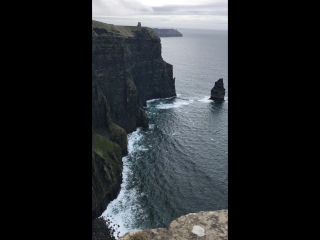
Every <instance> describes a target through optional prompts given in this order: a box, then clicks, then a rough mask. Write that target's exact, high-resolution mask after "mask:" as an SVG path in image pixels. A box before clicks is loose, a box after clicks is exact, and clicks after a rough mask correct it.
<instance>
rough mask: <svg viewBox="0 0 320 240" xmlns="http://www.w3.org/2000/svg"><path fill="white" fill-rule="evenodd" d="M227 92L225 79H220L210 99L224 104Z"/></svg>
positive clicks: (212, 90)
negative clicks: (224, 84)
mask: <svg viewBox="0 0 320 240" xmlns="http://www.w3.org/2000/svg"><path fill="white" fill-rule="evenodd" d="M225 92H226V90H225V89H224V86H223V78H220V79H219V80H218V81H216V82H215V84H214V87H213V88H212V89H211V97H210V98H209V99H211V100H214V101H215V102H223V101H224V94H225Z"/></svg>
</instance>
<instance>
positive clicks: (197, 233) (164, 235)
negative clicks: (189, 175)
mask: <svg viewBox="0 0 320 240" xmlns="http://www.w3.org/2000/svg"><path fill="white" fill-rule="evenodd" d="M134 239H154V240H156V239H158V240H161V239H166V240H175V239H179V240H189V239H204V240H214V239H219V240H226V239H228V210H219V211H210V212H199V213H190V214H187V215H184V216H181V217H179V218H177V219H176V220H174V221H172V222H171V223H170V225H169V227H168V228H155V229H146V230H142V231H138V232H130V233H126V234H125V235H124V236H122V237H120V238H119V240H134Z"/></svg>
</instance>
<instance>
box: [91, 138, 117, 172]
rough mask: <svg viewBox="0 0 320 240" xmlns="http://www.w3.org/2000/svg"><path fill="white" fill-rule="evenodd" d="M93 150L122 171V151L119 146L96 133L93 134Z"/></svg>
mask: <svg viewBox="0 0 320 240" xmlns="http://www.w3.org/2000/svg"><path fill="white" fill-rule="evenodd" d="M92 150H93V151H94V152H96V153H97V154H98V155H99V156H100V157H102V158H103V159H104V160H105V161H106V162H107V163H108V164H110V165H114V166H117V167H119V168H121V169H122V164H121V159H122V156H121V149H120V146H119V145H118V144H115V143H113V142H112V141H110V140H109V139H107V138H105V137H102V136H100V135H98V134H96V133H93V134H92Z"/></svg>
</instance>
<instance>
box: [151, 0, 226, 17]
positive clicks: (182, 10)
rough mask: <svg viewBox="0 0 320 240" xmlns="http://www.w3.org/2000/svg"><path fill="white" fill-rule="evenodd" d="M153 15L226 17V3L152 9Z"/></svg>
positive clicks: (168, 6)
mask: <svg viewBox="0 0 320 240" xmlns="http://www.w3.org/2000/svg"><path fill="white" fill-rule="evenodd" d="M153 14H159V15H166V14H170V15H189V14H190V15H202V14H203V15H209V14H210V15H219V16H227V15H228V3H227V2H218V3H212V4H203V5H196V6H186V5H165V6H162V7H153Z"/></svg>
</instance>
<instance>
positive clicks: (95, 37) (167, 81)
mask: <svg viewBox="0 0 320 240" xmlns="http://www.w3.org/2000/svg"><path fill="white" fill-rule="evenodd" d="M172 74H173V69H172V65H171V64H168V63H166V62H165V61H164V60H163V59H162V57H161V43H160V39H159V37H157V36H156V35H155V34H154V32H153V31H152V29H151V28H146V27H133V26H132V27H131V26H128V27H126V26H115V25H112V24H106V23H101V22H97V21H92V219H95V218H97V217H99V216H100V215H101V214H102V213H103V211H105V209H106V207H107V205H108V204H109V202H110V201H112V200H113V199H115V198H116V197H117V195H118V193H119V191H120V186H121V181H122V156H124V155H126V154H127V133H130V132H132V131H134V130H135V129H136V128H137V127H140V126H141V127H148V121H149V120H148V117H147V115H146V113H145V112H144V110H143V107H145V106H146V101H147V100H149V99H154V98H166V97H173V96H176V91H175V81H174V78H173V76H172Z"/></svg>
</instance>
